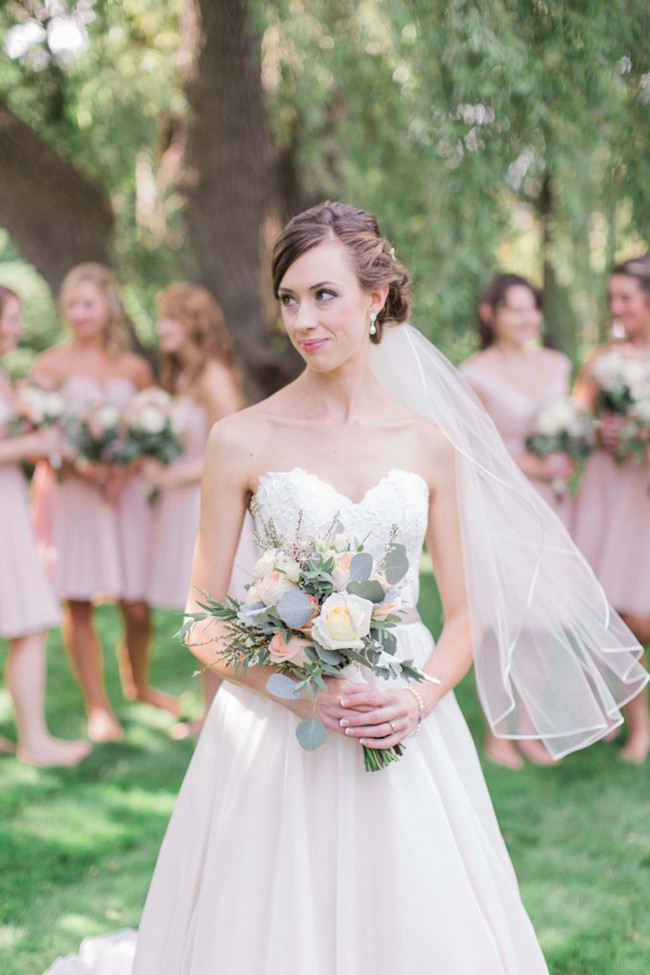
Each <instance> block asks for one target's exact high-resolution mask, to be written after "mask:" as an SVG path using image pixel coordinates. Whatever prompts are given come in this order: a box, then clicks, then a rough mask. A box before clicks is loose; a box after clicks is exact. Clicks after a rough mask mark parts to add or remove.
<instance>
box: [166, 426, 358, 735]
mask: <svg viewBox="0 0 650 975" xmlns="http://www.w3.org/2000/svg"><path fill="white" fill-rule="evenodd" d="M264 440H265V438H263V437H260V431H259V428H258V425H257V423H255V422H251V420H250V419H249V418H248V417H246V416H245V414H243V413H239V414H236V415H234V416H231V417H228V418H226V419H225V420H222V421H221V422H220V423H217V424H216V425H215V426H214V427H213V429H212V432H211V434H210V437H209V439H208V444H207V448H206V453H205V462H204V469H203V478H202V481H201V517H200V522H199V530H198V534H197V538H196V544H195V546H194V558H193V563H192V578H191V582H190V591H189V595H188V599H187V605H186V609H187V611H188V612H200V611H201V609H200V606H199V605H198V604H199V603H200V602H201V590H202V591H203V592H207V593H209V594H210V595H211V596H213V597H214V598H215V599H217V600H219V602H223V601H224V600H225V597H226V594H227V592H228V584H229V582H230V577H231V573H232V568H233V563H234V560H235V554H236V551H237V545H238V543H239V537H240V534H241V529H242V524H243V521H244V515H245V514H246V508H247V504H248V498H249V496H250V493H251V490H252V489H253V488H254V487H255V484H254V481H253V471H252V464H253V459H254V457H255V453H256V450H255V444H256V442H257V443H260V442H262V443H263V442H264ZM225 637H226V633H225V628H224V625H223V623H221V622H220V621H219V620H216V619H214V618H213V617H211V618H210V619H209V620H207V621H205V622H200V623H195V624H194V625H193V626H192V628H191V630H190V632H189V633H188V635H187V636H186V638H185V642H186V644H187V646H188V647H189V649H190V650H191V651H192V653H193V654H194V655H195V656H196V657H197V658H198V659H199V660H200V662H201V663H202V664H203V665H205V666H209V667H210V668H211V669H212V670H213V671H214V672H215V673H216V674H218V676H219V677H221V678H223V679H227V680H229V681H232V682H233V683H235V684H242V685H244V686H246V687H249V688H250V689H251V690H255V691H258V692H259V693H260V694H264V695H265V696H267V697H270V698H272V700H274V701H276V702H277V703H278V704H281V705H282V706H284V707H286V708H288V709H289V710H290V711H293V712H294V714H296V715H297V716H298V717H302V718H304V717H309V716H310V715H311V714H313V713H314V705H313V703H312V702H310V701H309V700H308V699H307V697H306V695H305V696H304V697H303V698H301V699H299V700H296V701H286V700H281V699H279V698H276V697H274V696H273V695H272V694H269V692H268V691H267V687H266V685H267V682H268V679H269V677H270V676H271V675H272V674H274V673H277V670H276V669H275V668H274V667H269V666H266V667H251V668H250V669H249V670H248V671H247V672H246V673H244V671H243V669H242V668H240V669H239V670H237V671H234V670H233V669H232V668H231V667H228V666H227V665H226V664H225V663H224V662H223V661H222V660H218V659H216V654H217V653H218V650H219V647H220V646H223V644H224V640H225ZM333 683H334V685H335V688H333V690H332V693H324V692H321V693H319V694H318V698H317V704H316V709H315V710H316V713H317V714H318V717H319V718H320V719H321V721H323V723H324V724H325V726H326V727H327V728H329V729H330V730H332V731H337V732H339V734H344V733H345V731H344V728H343V727H342V726H341V724H340V720H341V718H343V717H344V715H345V714H346V713H347V712H346V710H345V709H344V708H343V707H342V705H341V703H340V698H341V695H342V694H345V693H346V692H347V691H348V690H353V689H354V688H355V686H356V685H355V684H353V683H351V682H350V681H345V680H335V681H334V682H333Z"/></svg>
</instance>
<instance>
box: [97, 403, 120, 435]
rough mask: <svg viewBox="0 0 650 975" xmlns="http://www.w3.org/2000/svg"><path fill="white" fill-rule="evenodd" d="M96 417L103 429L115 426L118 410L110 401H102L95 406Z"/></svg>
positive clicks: (118, 418) (118, 419) (117, 419)
mask: <svg viewBox="0 0 650 975" xmlns="http://www.w3.org/2000/svg"><path fill="white" fill-rule="evenodd" d="M95 417H96V419H97V420H98V421H99V423H101V425H102V426H103V427H104V429H105V430H110V429H111V428H112V427H116V426H117V425H118V424H119V422H120V411H119V410H118V408H117V406H113V404H112V403H102V404H101V405H100V406H98V407H97V411H96V413H95Z"/></svg>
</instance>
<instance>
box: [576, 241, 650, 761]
mask: <svg viewBox="0 0 650 975" xmlns="http://www.w3.org/2000/svg"><path fill="white" fill-rule="evenodd" d="M608 292H609V306H610V311H611V314H612V318H613V319H615V320H616V321H617V322H618V323H619V325H620V326H622V328H623V330H624V333H625V338H624V340H623V341H620V342H616V343H612V342H609V343H606V344H604V345H601V346H599V347H598V348H597V349H595V350H594V351H593V352H592V354H591V356H590V357H589V358H588V359H587V361H586V362H585V364H584V366H583V367H582V370H581V372H580V375H579V377H578V381H577V384H576V388H575V397H576V399H577V400H578V402H579V403H580V404H581V405H582V406H583V407H584V408H585V409H588V410H595V409H596V406H597V401H598V391H599V390H598V385H597V383H596V382H595V380H594V376H593V369H594V365H595V363H596V362H597V361H598V360H599V359H600V358H601V357H602V356H603V355H605V354H607V353H608V352H611V351H612V350H613V349H616V350H617V351H620V352H623V353H624V354H625V355H628V356H631V357H633V358H635V359H640V360H645V361H647V362H648V363H649V365H650V255H647V254H646V255H645V256H644V257H640V258H637V259H635V260H630V261H626V262H625V263H623V264H618V265H616V266H615V267H614V268H612V271H611V273H610V276H609V284H608ZM621 422H622V421H621V418H620V417H617V416H615V415H613V414H610V415H608V416H604V417H602V424H601V428H600V432H599V444H598V449H597V450H596V451H595V452H594V453H593V454H592V456H591V457H590V459H589V461H588V462H587V466H586V469H585V473H584V477H583V478H582V482H581V485H580V491H579V493H578V498H577V503H576V511H575V519H574V525H573V534H574V538H575V541H576V542H577V544H578V546H579V548H581V549H582V551H583V553H584V554H585V556H586V557H587V559H588V560H589V562H590V564H591V566H592V568H593V570H594V572H595V573H596V576H597V577H598V579H599V581H600V582H601V584H602V586H603V588H604V590H605V592H606V594H607V598H608V599H609V601H610V603H611V604H612V605H613V606H614V608H615V609H616V610H618V612H619V613H620V614H621V616H622V617H623V618H624V620H625V622H626V623H627V625H628V626H629V627H630V629H631V630H632V632H633V633H634V635H635V636H636V638H637V640H639V642H640V643H644V644H646V645H647V644H648V643H650V496H649V494H648V484H649V478H650V463H649V462H648V460H647V459H646V462H645V464H642V465H639V466H637V465H636V464H634V463H632V461H631V460H625V461H623V462H622V463H617V462H616V461H615V460H614V458H613V456H612V452H613V450H614V449H615V447H616V445H617V443H618V437H619V430H620V426H621ZM626 718H627V722H628V727H629V731H628V736H627V741H626V743H625V746H624V748H623V751H622V755H623V757H624V758H626V759H627V760H628V761H630V762H634V763H637V764H642V763H643V762H644V761H645V759H646V758H647V756H648V752H649V751H650V721H649V720H648V691H647V689H646V690H645V691H643V692H642V693H641V694H639V695H638V697H636V698H635V699H634V700H633V701H631V702H630V703H629V704H628V706H627V708H626Z"/></svg>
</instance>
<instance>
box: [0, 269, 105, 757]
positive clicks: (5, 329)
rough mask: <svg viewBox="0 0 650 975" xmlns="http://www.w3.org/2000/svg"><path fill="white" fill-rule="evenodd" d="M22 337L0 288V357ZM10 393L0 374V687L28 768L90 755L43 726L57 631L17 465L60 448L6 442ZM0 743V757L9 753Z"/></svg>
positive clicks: (32, 436) (34, 441)
mask: <svg viewBox="0 0 650 975" xmlns="http://www.w3.org/2000/svg"><path fill="white" fill-rule="evenodd" d="M21 331H22V324H21V315H20V299H19V298H18V295H17V294H16V293H15V292H14V291H11V290H10V289H9V288H5V287H3V286H2V285H0V356H3V355H5V354H6V353H7V352H10V351H11V350H12V349H13V348H15V346H16V344H17V342H18V339H19V337H20V333H21ZM14 405H15V399H14V393H13V390H12V387H11V384H10V382H9V380H8V378H7V376H6V375H5V373H4V372H2V371H1V370H0V498H2V504H0V538H1V539H2V559H0V637H2V638H4V639H7V640H9V660H8V663H7V673H6V683H7V688H8V690H9V693H10V695H11V699H12V702H13V706H14V713H15V718H16V727H17V730H18V744H17V747H16V754H17V755H18V758H20V759H21V760H22V761H24V762H29V763H30V764H32V765H40V766H52V765H76V764H77V763H78V762H80V761H82V760H83V759H84V758H85V757H86V756H87V755H88V753H89V751H90V745H89V744H88V742H85V741H63V740H62V739H60V738H54V737H53V736H52V735H51V734H50V733H49V731H48V729H47V725H46V722H45V712H44V698H45V638H46V635H47V631H48V630H49V629H51V628H52V627H54V626H58V625H59V621H60V611H59V605H58V602H57V600H56V597H55V595H54V592H53V590H52V587H51V585H50V582H49V580H48V579H47V576H46V573H45V569H44V567H43V565H42V564H41V562H40V560H39V556H38V551H37V547H36V538H35V536H34V531H33V528H32V523H31V520H30V514H29V504H28V499H27V486H26V484H25V478H24V475H23V472H22V470H21V467H20V461H21V460H24V459H25V458H27V457H29V458H36V457H46V456H48V455H49V454H50V453H55V452H58V451H60V450H61V437H60V434H59V433H58V432H57V431H56V430H53V429H49V430H41V431H37V432H34V433H27V434H23V435H22V436H16V437H11V436H10V429H9V421H10V419H11V417H12V415H13V413H14ZM12 750H13V746H12V745H11V744H10V743H9V742H5V741H4V740H0V751H12Z"/></svg>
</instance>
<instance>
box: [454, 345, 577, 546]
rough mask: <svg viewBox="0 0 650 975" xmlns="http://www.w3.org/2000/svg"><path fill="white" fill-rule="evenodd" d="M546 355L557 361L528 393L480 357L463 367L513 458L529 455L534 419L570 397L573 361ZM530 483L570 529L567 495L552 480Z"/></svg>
mask: <svg viewBox="0 0 650 975" xmlns="http://www.w3.org/2000/svg"><path fill="white" fill-rule="evenodd" d="M546 355H547V356H548V355H552V356H553V360H554V362H553V365H552V367H551V368H550V369H549V370H548V379H547V381H546V382H545V383H544V384H543V386H542V388H541V389H538V390H525V389H524V388H523V387H522V386H515V385H514V384H513V383H511V382H508V381H507V380H506V379H505V378H503V377H502V376H497V375H496V373H495V372H493V371H492V370H491V369H489V368H487V367H485V366H484V365H483V363H482V362H481V358H480V355H479V356H473V357H472V358H471V359H468V360H467V361H466V362H464V363H463V365H462V366H461V367H460V368H461V372H462V374H463V376H464V377H465V379H466V380H467V382H468V383H469V384H470V386H471V387H472V389H473V390H474V391H475V393H476V394H477V396H478V397H479V399H480V400H481V402H482V403H483V405H484V406H485V408H486V410H487V412H488V413H489V414H490V416H491V417H492V419H493V421H494V424H495V426H496V428H497V429H498V431H499V433H500V434H501V437H502V439H503V442H504V443H505V445H506V447H507V448H508V450H509V452H510V453H511V454H512V456H513V457H517V455H521V454H523V453H525V452H526V449H527V448H526V438H527V437H528V436H529V435H530V434H531V433H532V432H533V428H534V424H535V418H536V416H537V414H538V413H539V412H540V410H541V409H543V407H545V406H548V405H549V404H550V403H552V402H554V401H555V400H558V399H562V398H563V397H565V396H568V395H569V390H570V380H571V361H570V360H569V359H568V358H567V357H566V356H565V355H563V354H562V353H560V352H552V353H549V352H547V353H546ZM542 368H547V369H548V365H547V364H546V363H545V364H544V366H543V367H542ZM536 381H537V382H538V380H536ZM530 483H531V484H532V485H533V486H534V487H535V489H536V490H537V491H538V492H539V494H541V496H542V497H543V498H544V500H545V501H546V502H547V504H548V505H549V506H550V507H551V508H552V509H553V511H555V513H556V514H557V515H558V517H559V519H560V521H562V523H563V524H564V525H565V527H568V526H569V525H570V523H571V518H572V508H573V503H572V501H571V499H570V498H569V495H568V493H566V494H565V495H564V497H562V499H561V500H558V498H557V497H556V495H555V492H554V490H553V486H552V484H551V483H550V481H538V480H535V479H533V478H530Z"/></svg>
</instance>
